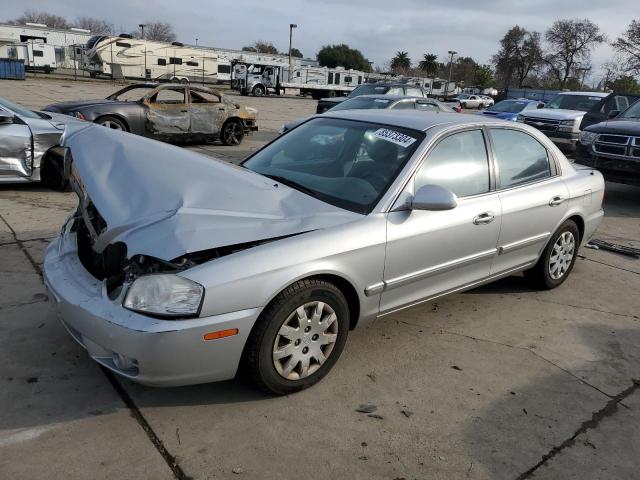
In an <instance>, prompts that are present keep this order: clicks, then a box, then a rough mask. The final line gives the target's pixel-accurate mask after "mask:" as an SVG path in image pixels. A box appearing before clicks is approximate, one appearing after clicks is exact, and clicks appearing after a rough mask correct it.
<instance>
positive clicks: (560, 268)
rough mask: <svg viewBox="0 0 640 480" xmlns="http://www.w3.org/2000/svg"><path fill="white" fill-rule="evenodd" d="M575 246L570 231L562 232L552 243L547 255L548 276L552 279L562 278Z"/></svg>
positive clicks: (569, 263)
mask: <svg viewBox="0 0 640 480" xmlns="http://www.w3.org/2000/svg"><path fill="white" fill-rule="evenodd" d="M575 248H576V241H575V238H574V236H573V233H571V232H564V233H562V234H561V235H560V236H559V237H558V239H557V240H556V243H554V244H553V248H552V250H551V255H550V256H549V276H550V277H551V278H553V279H554V280H558V279H560V278H562V277H563V276H564V275H565V273H567V271H568V270H569V267H570V266H571V262H573V255H574V252H575Z"/></svg>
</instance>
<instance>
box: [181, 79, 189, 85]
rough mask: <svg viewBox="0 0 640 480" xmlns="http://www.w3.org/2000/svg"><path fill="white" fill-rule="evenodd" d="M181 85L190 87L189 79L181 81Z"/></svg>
mask: <svg viewBox="0 0 640 480" xmlns="http://www.w3.org/2000/svg"><path fill="white" fill-rule="evenodd" d="M180 83H181V84H182V85H189V79H188V78H183V79H181V80H180Z"/></svg>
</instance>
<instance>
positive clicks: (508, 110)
mask: <svg viewBox="0 0 640 480" xmlns="http://www.w3.org/2000/svg"><path fill="white" fill-rule="evenodd" d="M538 108H544V103H543V102H539V101H537V100H528V99H526V98H520V99H517V100H502V101H500V102H498V103H496V104H495V105H492V106H490V107H489V108H487V109H486V110H484V111H482V112H480V113H479V115H486V116H489V117H494V118H499V119H501V120H509V121H512V122H515V121H516V119H517V118H518V114H519V113H521V112H523V111H524V110H535V109H538Z"/></svg>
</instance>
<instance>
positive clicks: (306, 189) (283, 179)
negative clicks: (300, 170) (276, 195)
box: [260, 173, 318, 197]
mask: <svg viewBox="0 0 640 480" xmlns="http://www.w3.org/2000/svg"><path fill="white" fill-rule="evenodd" d="M260 175H263V176H265V177H267V178H270V179H271V180H275V181H276V182H280V183H282V184H284V185H286V186H287V187H291V188H293V189H295V190H299V191H301V192H302V193H306V194H307V195H311V196H312V197H317V196H318V193H317V192H315V191H314V190H311V189H310V188H309V187H305V186H304V185H300V184H299V183H298V182H294V181H293V180H290V179H288V178H287V177H283V176H281V175H272V174H270V173H261V174H260Z"/></svg>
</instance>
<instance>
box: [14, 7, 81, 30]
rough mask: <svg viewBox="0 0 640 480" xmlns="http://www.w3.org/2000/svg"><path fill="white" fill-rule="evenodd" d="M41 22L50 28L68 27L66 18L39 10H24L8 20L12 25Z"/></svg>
mask: <svg viewBox="0 0 640 480" xmlns="http://www.w3.org/2000/svg"><path fill="white" fill-rule="evenodd" d="M27 22H29V23H43V24H45V25H46V26H47V27H51V28H69V23H68V22H67V19H66V18H64V17H61V16H60V15H53V14H51V13H46V12H40V11H38V10H31V9H30V10H25V12H24V13H23V14H22V15H21V16H19V17H18V18H16V19H15V20H10V21H9V22H8V23H10V24H13V25H24V24H25V23H27Z"/></svg>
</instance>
